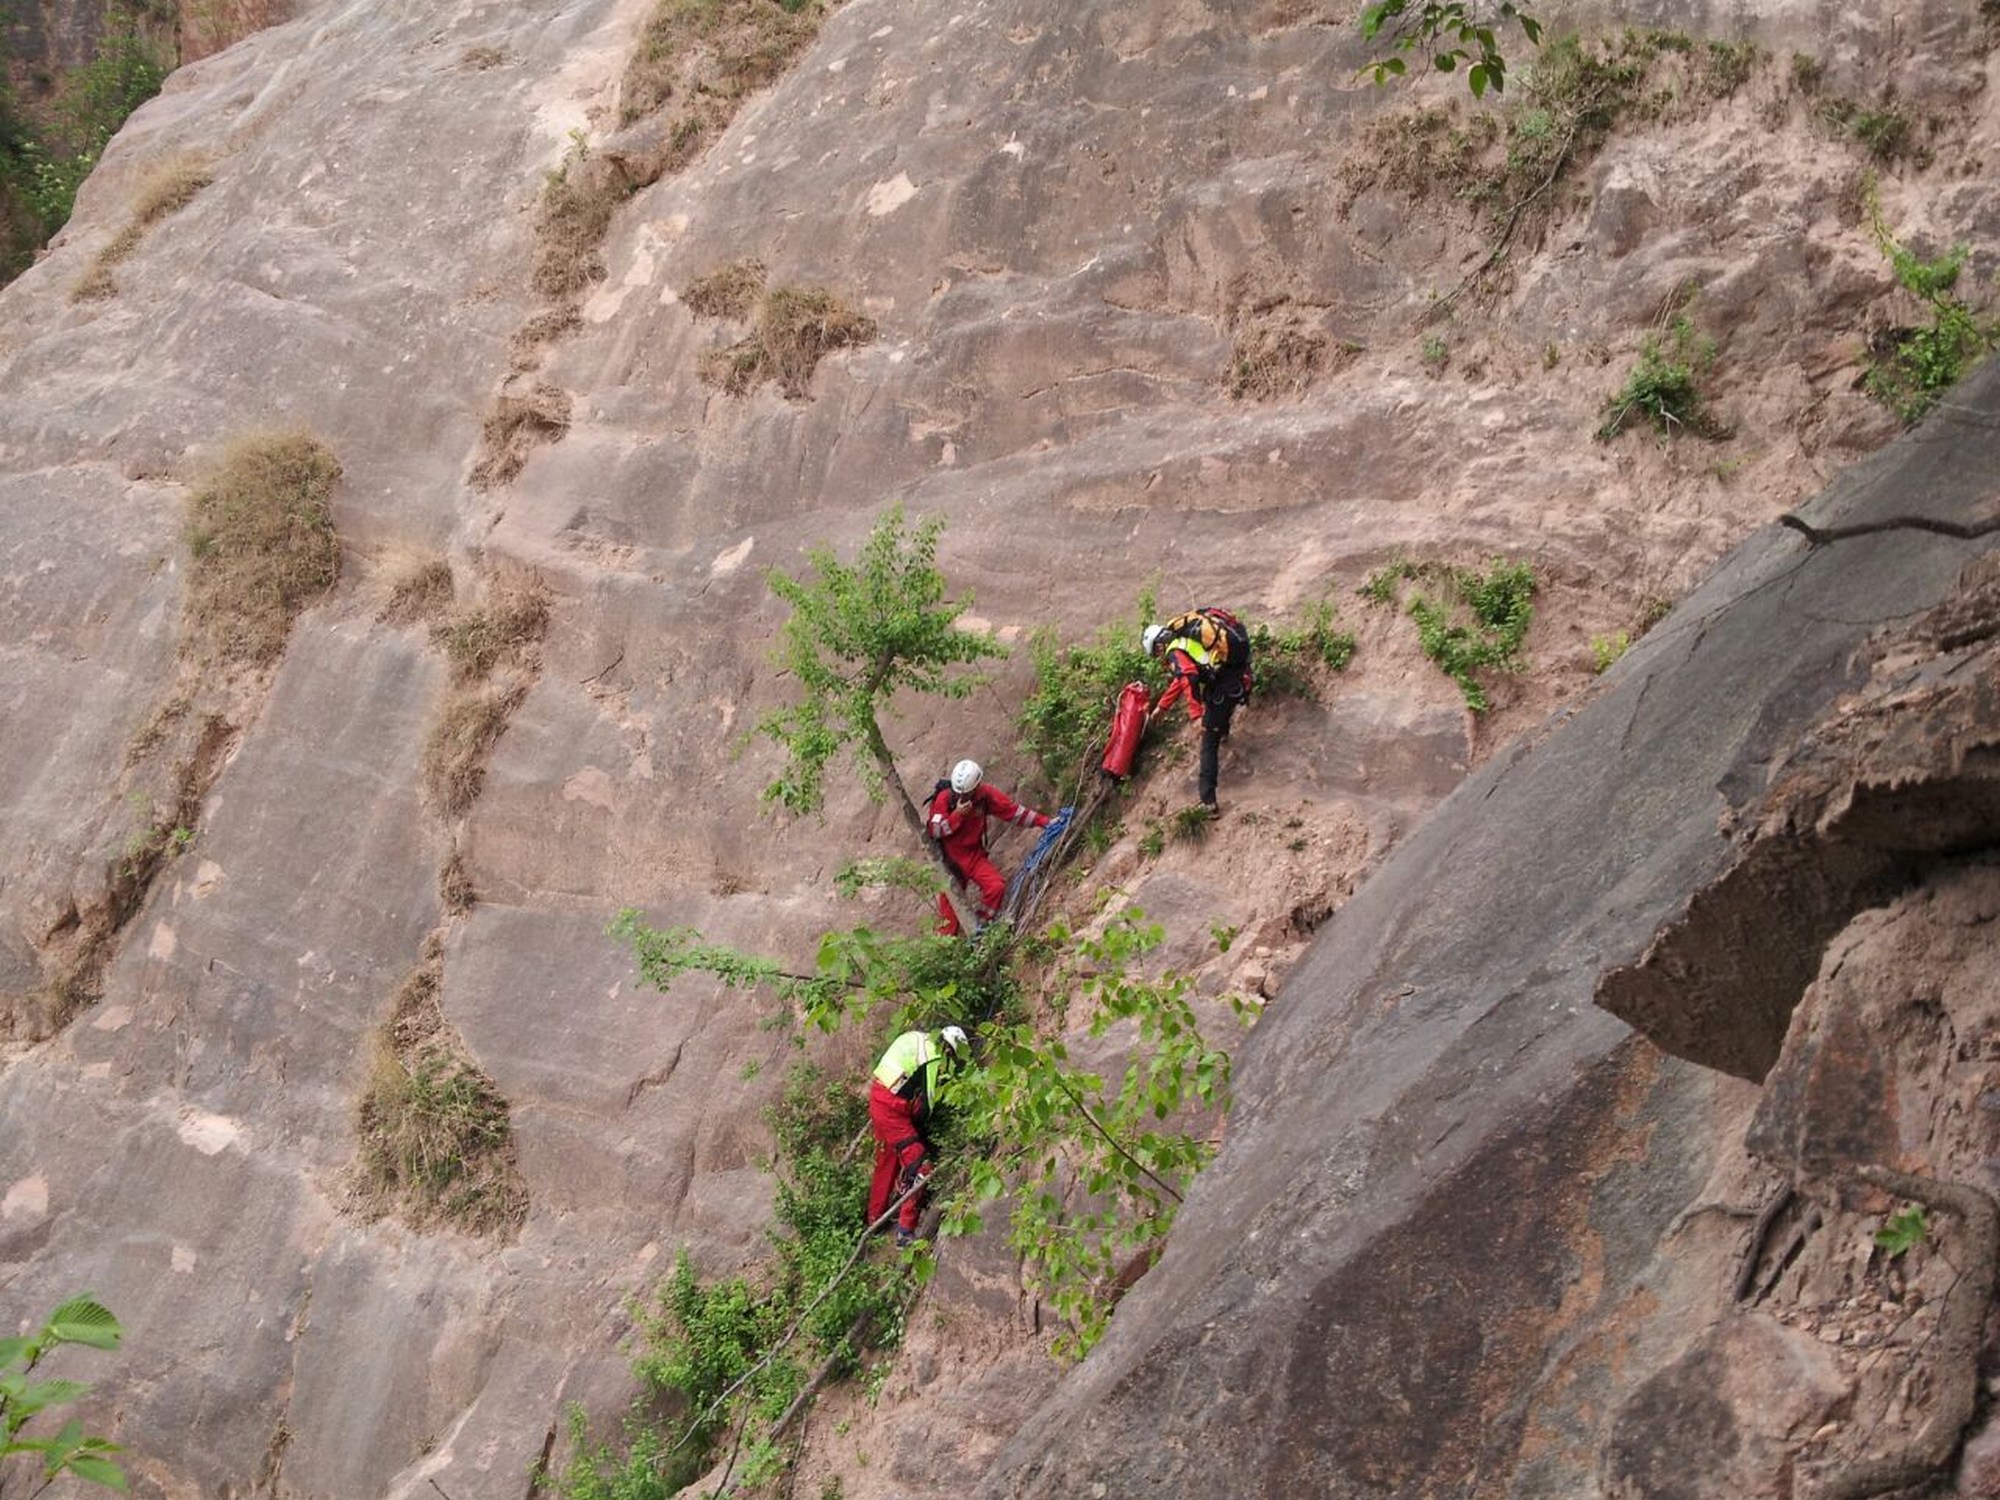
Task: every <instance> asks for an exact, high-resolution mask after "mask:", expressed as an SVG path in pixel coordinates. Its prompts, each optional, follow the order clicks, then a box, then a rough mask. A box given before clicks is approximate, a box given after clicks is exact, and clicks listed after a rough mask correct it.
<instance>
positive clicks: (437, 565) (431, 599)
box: [375, 554, 453, 625]
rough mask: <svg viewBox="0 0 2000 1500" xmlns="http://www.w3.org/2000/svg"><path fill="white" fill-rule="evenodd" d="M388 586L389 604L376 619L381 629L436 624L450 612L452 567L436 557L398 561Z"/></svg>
mask: <svg viewBox="0 0 2000 1500" xmlns="http://www.w3.org/2000/svg"><path fill="white" fill-rule="evenodd" d="M388 584H389V600H388V603H386V604H384V605H383V606H382V610H381V612H380V613H379V614H377V615H376V616H375V618H376V619H377V620H378V621H379V622H381V623H382V624H384V625H413V624H415V623H416V622H417V621H418V620H435V619H438V618H439V617H441V616H442V615H443V614H444V612H445V611H446V610H448V609H450V608H451V600H452V592H453V584H452V577H451V564H450V563H448V562H446V561H445V560H444V559H443V558H442V557H438V556H436V555H435V554H416V555H412V556H409V557H405V558H403V559H401V560H400V561H398V562H397V563H396V564H395V565H394V566H393V567H392V568H391V569H390V570H389V575H388Z"/></svg>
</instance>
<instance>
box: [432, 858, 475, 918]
mask: <svg viewBox="0 0 2000 1500" xmlns="http://www.w3.org/2000/svg"><path fill="white" fill-rule="evenodd" d="M478 899H479V892H478V891H477V890H475V889H474V888H473V884H472V876H471V874H470V872H468V871H467V870H466V868H465V856H464V855H462V854H460V853H459V852H458V851H457V850H456V849H454V850H452V851H451V854H450V856H449V857H447V858H446V860H445V862H444V864H443V865H441V866H440V867H439V868H438V903H439V905H441V906H443V907H444V909H445V912H446V913H447V914H448V915H450V916H454V917H460V916H464V915H465V913H467V912H469V911H471V910H472V906H473V903H474V902H475V901H477V900H478Z"/></svg>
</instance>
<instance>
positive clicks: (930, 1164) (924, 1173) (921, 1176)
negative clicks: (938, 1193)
mask: <svg viewBox="0 0 2000 1500" xmlns="http://www.w3.org/2000/svg"><path fill="white" fill-rule="evenodd" d="M936 1170H937V1163H936V1162H934V1161H932V1160H931V1159H930V1158H929V1157H928V1156H926V1157H925V1158H924V1159H923V1160H922V1161H920V1162H918V1163H917V1181H919V1182H929V1181H930V1180H931V1173H933V1172H935V1171H936Z"/></svg>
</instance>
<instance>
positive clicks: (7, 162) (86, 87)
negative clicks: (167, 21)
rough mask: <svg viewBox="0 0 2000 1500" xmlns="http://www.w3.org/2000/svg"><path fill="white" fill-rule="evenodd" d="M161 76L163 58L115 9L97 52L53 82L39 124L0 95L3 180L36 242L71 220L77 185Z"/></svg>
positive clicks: (156, 88)
mask: <svg viewBox="0 0 2000 1500" xmlns="http://www.w3.org/2000/svg"><path fill="white" fill-rule="evenodd" d="M166 76H167V67H166V65H165V64H164V63H163V62H162V61H161V60H160V58H159V56H158V54H157V53H156V52H155V51H154V49H153V47H152V44H151V43H149V42H148V41H147V40H146V39H145V38H144V37H142V36H140V35H139V33H138V30H137V27H136V24H135V22H134V20H133V18H132V16H130V15H129V14H127V15H122V16H121V15H118V14H115V13H114V14H113V16H112V17H111V25H110V27H109V29H108V30H107V32H106V34H105V36H104V37H103V39H102V40H101V41H100V42H99V43H98V45H97V54H96V56H94V57H93V58H92V59H91V60H90V61H89V62H87V63H85V64H84V65H83V66H81V67H79V68H74V69H72V70H71V71H70V72H69V73H67V74H65V75H64V76H63V78H62V80H61V82H60V83H59V84H58V85H57V88H56V93H55V98H54V102H53V104H52V105H51V107H50V108H49V110H48V111H47V118H46V122H45V123H44V124H43V125H41V126H40V127H39V128H37V127H35V126H32V125H30V124H28V123H27V122H26V120H25V119H24V118H23V117H22V115H21V114H20V113H19V111H18V109H14V108H10V107H9V105H8V102H7V101H6V100H4V99H0V179H4V183H5V187H6V188H7V190H8V196H9V197H11V198H12V199H13V200H14V201H15V202H16V203H17V204H24V205H25V207H26V210H27V212H28V213H29V214H30V215H31V216H32V218H33V220H34V223H33V225H32V235H33V238H34V242H35V244H36V245H40V244H43V243H46V242H47V240H48V239H49V238H50V237H51V236H53V235H54V234H55V232H56V231H57V230H58V229H61V228H62V227H63V225H64V224H66V223H68V222H69V216H70V212H71V210H72V209H73V208H74V207H75V205H76V192H77V189H78V188H79V187H81V186H82V185H83V180H84V178H86V177H88V176H89V175H90V172H91V169H92V168H93V167H95V166H96V165H97V159H98V158H99V157H100V156H102V155H103V154H104V148H105V146H106V145H107V144H109V142H110V140H111V137H112V136H114V135H116V134H117V133H118V128H119V127H120V126H121V125H123V124H124V123H125V120H126V117H127V116H129V115H130V114H131V113H132V111H133V110H135V109H137V108H138V107H139V106H140V105H141V104H144V103H145V102H146V101H147V100H148V99H150V98H152V97H153V95H155V94H157V93H158V92H159V91H160V85H161V84H162V83H163V82H165V81H166Z"/></svg>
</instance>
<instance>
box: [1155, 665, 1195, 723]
mask: <svg viewBox="0 0 2000 1500" xmlns="http://www.w3.org/2000/svg"><path fill="white" fill-rule="evenodd" d="M1167 671H1168V672H1169V673H1171V674H1172V676H1173V679H1174V680H1173V681H1172V682H1171V683H1169V684H1168V685H1167V690H1166V691H1165V692H1164V693H1162V694H1160V701H1159V702H1158V703H1155V704H1154V705H1153V712H1154V713H1156V714H1163V713H1165V712H1166V711H1167V709H1168V708H1170V707H1171V706H1172V705H1174V704H1176V703H1178V702H1180V700H1181V699H1183V698H1185V699H1187V706H1188V717H1189V718H1190V719H1198V718H1200V717H1201V699H1200V697H1199V696H1198V695H1197V694H1196V692H1195V684H1196V683H1197V682H1199V681H1200V680H1201V669H1200V668H1199V667H1197V666H1196V665H1195V663H1194V658H1193V657H1191V656H1189V655H1188V654H1187V653H1186V652H1185V651H1169V652H1168V653H1167Z"/></svg>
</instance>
